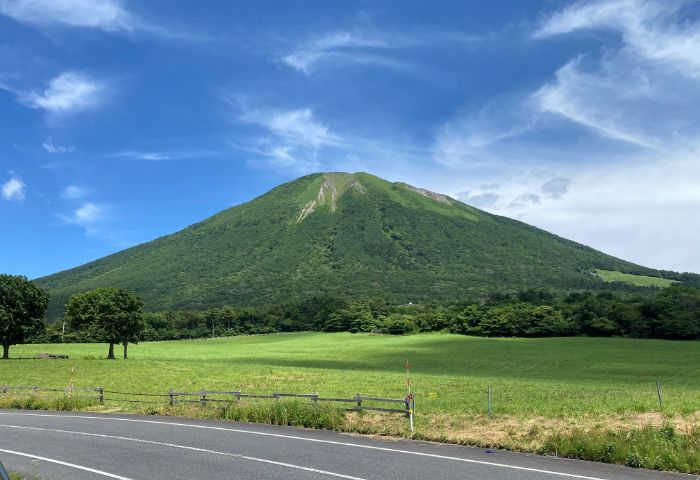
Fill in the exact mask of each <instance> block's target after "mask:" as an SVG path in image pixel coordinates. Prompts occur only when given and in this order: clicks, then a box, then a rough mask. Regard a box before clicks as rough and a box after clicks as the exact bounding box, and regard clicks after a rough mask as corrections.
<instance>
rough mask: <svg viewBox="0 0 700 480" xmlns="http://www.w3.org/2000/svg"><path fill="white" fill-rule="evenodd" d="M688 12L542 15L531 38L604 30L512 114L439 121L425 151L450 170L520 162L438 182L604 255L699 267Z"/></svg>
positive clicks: (622, 9)
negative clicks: (462, 181) (459, 181)
mask: <svg viewBox="0 0 700 480" xmlns="http://www.w3.org/2000/svg"><path fill="white" fill-rule="evenodd" d="M698 13H700V3H698V2H687V1H686V2H683V1H680V0H679V1H677V2H661V1H653V0H647V1H637V0H609V1H586V2H577V3H574V4H573V5H572V6H570V7H569V8H566V9H564V10H562V11H560V12H559V13H555V14H554V15H552V16H551V17H549V18H548V19H546V20H545V21H544V22H543V24H542V26H541V28H540V29H539V30H538V32H537V33H536V34H535V37H536V38H538V39H541V40H544V39H547V40H548V41H555V38H553V37H554V36H555V35H564V34H569V33H571V32H574V31H577V30H583V29H587V30H598V31H604V32H605V33H608V34H610V35H608V36H597V37H595V39H596V40H597V41H598V42H600V43H601V45H599V46H596V47H594V48H591V49H590V50H589V51H587V52H585V53H583V54H579V55H578V56H576V57H574V58H572V59H570V60H569V61H568V62H566V63H565V64H564V65H563V66H561V67H560V68H559V69H558V70H557V71H556V72H555V75H554V78H553V79H552V80H550V81H549V82H547V83H546V84H545V85H543V86H541V87H540V88H539V89H537V90H536V91H534V92H533V93H532V94H531V95H529V96H528V97H527V98H526V100H524V101H522V102H515V104H514V106H513V107H512V111H508V110H507V109H506V110H505V111H504V110H503V109H495V110H494V109H487V111H486V114H485V115H469V114H462V115H459V116H457V117H456V118H454V119H452V120H450V121H448V122H446V123H445V125H443V128H442V129H441V130H440V132H439V134H438V135H437V137H436V141H435V146H436V148H435V151H436V152H437V154H436V156H435V158H436V160H438V161H442V163H443V164H445V165H450V166H452V167H453V168H458V167H464V165H465V164H469V163H470V162H474V161H475V160H478V159H483V158H486V159H487V161H493V160H494V159H497V158H506V159H513V158H517V159H518V165H519V166H520V167H521V168H520V169H518V168H517V167H513V168H511V170H510V171H508V172H506V171H504V164H503V162H501V164H500V165H499V166H498V168H497V169H496V170H497V171H495V172H492V173H484V172H481V173H480V174H478V175H475V177H474V178H470V179H469V180H468V182H467V185H461V186H455V185H454V183H455V182H454V181H453V180H451V179H450V180H446V181H445V183H446V184H449V185H451V191H452V192H462V193H461V194H460V193H457V196H458V198H461V199H463V200H465V201H467V202H471V203H473V204H474V205H475V206H479V207H482V208H485V209H487V210H488V211H491V212H493V213H497V214H500V215H506V216H509V217H513V218H517V219H520V220H523V221H526V222H528V223H530V224H533V225H536V226H538V227H541V228H544V229H546V230H549V231H551V232H554V233H556V234H559V235H562V236H564V237H567V238H571V239H573V240H576V241H578V242H581V243H583V244H586V245H590V246H593V247H594V248H598V249H600V250H603V251H605V252H607V253H610V254H613V255H615V256H618V257H621V258H624V259H627V260H631V261H633V262H636V263H639V264H642V265H648V266H652V267H657V268H665V269H675V270H682V271H687V270H691V271H696V272H700V251H698V249H697V248H696V247H695V245H696V243H697V238H698V237H700V222H697V221H694V219H695V218H697V216H698V214H697V212H698V210H699V209H700V189H698V188H697V179H698V178H700V112H698V111H697V109H693V108H689V106H690V105H695V104H699V103H700V84H698V82H697V80H698V77H700V22H699V21H698V20H696V19H697V18H698ZM518 112H520V114H518ZM523 112H525V113H528V112H529V113H530V114H531V115H530V116H531V120H530V121H529V122H528V121H526V120H524V119H523V118H522V117H523V116H526V115H522V113H523ZM512 132H515V134H511V133H512ZM439 154H441V155H439ZM543 165H547V167H546V168H547V170H543V168H542V166H543ZM485 183H493V185H484V188H480V187H479V185H480V184H481V185H483V184H485ZM486 187H488V188H486ZM447 191H448V193H449V192H450V190H447Z"/></svg>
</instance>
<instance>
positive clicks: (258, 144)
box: [226, 97, 342, 170]
mask: <svg viewBox="0 0 700 480" xmlns="http://www.w3.org/2000/svg"><path fill="white" fill-rule="evenodd" d="M226 101H227V103H228V104H229V106H231V107H232V108H233V110H234V114H233V116H234V118H235V121H236V122H238V123H243V124H247V125H252V126H255V127H258V128H259V129H260V134H258V135H255V136H254V137H253V138H252V140H248V141H246V144H245V145H244V146H238V147H239V148H241V149H243V150H247V151H249V152H251V153H253V154H255V155H257V156H258V157H260V158H261V159H263V161H265V162H267V163H271V164H272V165H274V166H277V167H283V168H292V169H299V170H306V169H313V168H315V167H318V166H319V161H318V153H319V151H320V149H321V148H323V147H329V146H333V145H337V144H338V143H339V142H341V141H342V139H341V138H340V137H338V136H337V135H335V134H333V133H332V132H331V130H330V128H329V127H328V125H326V124H325V123H323V122H321V121H320V120H318V119H317V118H316V117H315V115H314V112H313V110H311V109H310V108H297V109H288V110H285V109H270V108H250V107H249V106H248V105H247V102H245V101H242V100H241V99H240V98H232V97H226Z"/></svg>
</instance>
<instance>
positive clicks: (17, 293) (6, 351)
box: [0, 275, 49, 360]
mask: <svg viewBox="0 0 700 480" xmlns="http://www.w3.org/2000/svg"><path fill="white" fill-rule="evenodd" d="M48 303H49V295H48V293H46V292H45V291H44V290H43V289H41V288H39V287H38V286H36V285H35V284H34V283H32V282H30V281H29V280H28V279H27V278H26V277H22V276H16V275H0V343H2V358H3V360H6V359H8V358H10V346H12V345H16V344H18V343H23V342H24V341H25V340H26V339H27V337H29V336H31V335H33V334H36V333H40V332H41V331H42V330H43V329H44V328H45V326H44V321H43V318H44V313H46V307H47V305H48Z"/></svg>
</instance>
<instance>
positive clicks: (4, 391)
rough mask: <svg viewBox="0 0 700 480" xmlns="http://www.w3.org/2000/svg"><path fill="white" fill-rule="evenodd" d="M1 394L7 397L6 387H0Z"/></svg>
mask: <svg viewBox="0 0 700 480" xmlns="http://www.w3.org/2000/svg"><path fill="white" fill-rule="evenodd" d="M2 394H3V395H7V385H3V386H2Z"/></svg>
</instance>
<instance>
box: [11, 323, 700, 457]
mask: <svg viewBox="0 0 700 480" xmlns="http://www.w3.org/2000/svg"><path fill="white" fill-rule="evenodd" d="M698 347H700V344H699V343H698V342H682V341H663V340H637V339H622V338H580V337H579V338H547V339H545V338H539V339H522V338H518V339H499V338H479V337H465V336H458V335H449V334H421V335H413V336H381V335H369V334H349V333H334V334H328V333H297V334H275V335H261V336H249V337H234V338H225V339H212V340H195V341H180V342H157V343H144V344H140V345H134V346H132V347H130V349H129V353H130V357H131V358H130V359H129V360H126V361H125V360H115V361H108V360H104V359H103V357H104V356H105V355H106V352H107V346H106V345H94V344H72V345H69V344H66V345H27V346H17V347H13V348H12V350H11V354H12V355H13V356H15V357H20V356H21V357H30V356H32V355H34V354H37V353H43V352H50V353H63V354H68V355H70V360H10V361H5V362H0V385H1V384H8V385H41V386H46V387H65V386H66V385H68V384H69V382H70V376H71V374H70V372H71V369H72V367H73V366H74V367H75V373H74V378H73V381H74V383H75V385H76V386H104V387H105V389H108V390H112V389H114V390H119V391H131V392H152V393H167V392H168V390H169V388H171V387H173V388H175V389H176V390H180V391H182V390H185V391H196V390H199V389H225V390H236V389H241V390H242V391H244V392H252V393H255V392H257V393H272V392H273V391H280V392H296V393H311V392H318V393H320V394H321V395H323V396H345V397H350V396H352V395H354V394H355V393H362V394H364V395H372V396H389V397H402V396H403V395H405V384H404V380H405V372H404V370H403V363H404V361H405V360H409V362H410V364H411V367H412V370H411V377H412V384H413V389H414V391H415V393H416V396H417V397H416V412H417V417H416V422H417V428H418V432H419V435H418V436H419V438H427V439H433V440H446V441H452V442H459V443H472V444H483V445H496V446H502V447H507V448H516V449H521V450H531V451H542V449H546V448H549V447H548V446H551V445H554V446H553V447H551V448H552V449H558V450H559V452H560V454H561V452H562V448H561V445H564V444H567V445H568V444H571V445H578V444H576V443H575V442H574V443H571V442H572V438H574V439H576V438H579V437H578V436H580V432H581V431H585V432H589V433H590V432H596V433H595V435H597V437H596V438H605V439H607V438H608V436H609V435H611V434H615V432H620V431H627V430H630V429H633V428H637V427H639V428H642V427H645V426H649V425H651V426H654V427H661V426H663V425H667V424H669V423H670V424H673V425H674V426H675V427H676V428H678V429H679V431H685V432H686V433H688V432H691V431H692V432H695V434H697V433H698V432H700V430H698V427H697V426H698V424H700V416H699V412H700V348H698ZM657 379H658V380H660V381H661V385H662V390H663V401H664V408H663V411H662V412H659V410H660V409H659V404H658V398H657V391H656V381H657ZM489 385H491V386H492V391H493V417H492V418H487V417H486V408H487V393H486V392H487V388H488V386H489ZM261 401H263V402H265V401H267V402H269V401H270V400H261ZM127 408H128V407H127ZM348 422H349V423H348V429H350V430H356V431H364V432H375V433H388V434H406V422H405V419H401V418H399V417H398V416H382V415H367V416H361V417H356V416H350V418H349V420H348ZM576 432H579V433H576ZM571 435H574V437H571ZM576 435H578V436H576ZM586 435H588V434H586ZM591 435H592V434H591ZM553 436H558V437H557V438H559V440H557V442H559V443H557V444H556V445H555V444H552V443H551V442H552V438H553ZM625 438H627V437H625ZM693 438H695V437H693ZM698 439H700V436H698ZM621 441H622V442H623V443H625V444H629V440H624V439H623V440H621ZM664 441H665V440H664ZM694 441H698V440H697V439H696V440H694ZM548 442H549V443H548ZM567 442H568V443H567ZM601 442H603V440H601ZM605 442H609V440H605ZM603 443H604V442H603ZM602 445H603V446H602V447H601V448H607V447H605V445H607V443H604V444H602ZM571 448H574V447H571ZM575 448H579V447H577V446H576V447H575ZM654 448H656V447H654ZM689 448H690V450H689V451H690V452H691V453H690V454H691V456H692V455H694V457H693V458H694V459H695V460H693V461H694V462H696V463H694V464H693V463H692V462H691V463H688V465H691V464H692V465H696V467H693V468H698V469H700V453H699V452H698V450H697V447H696V446H692V447H689ZM552 451H554V450H552ZM576 452H578V450H576V451H575V452H574V453H572V455H573V456H576V455H583V456H584V457H585V458H589V457H591V455H589V454H585V455H584V454H583V453H576ZM628 457H629V456H628ZM620 462H621V463H625V462H627V463H630V460H628V459H627V457H625V459H623V460H621V461H620ZM652 466H653V464H652ZM672 468H676V469H679V468H680V467H672ZM688 468H690V467H683V468H680V469H681V470H684V471H689V470H688ZM690 471H692V470H690Z"/></svg>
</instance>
